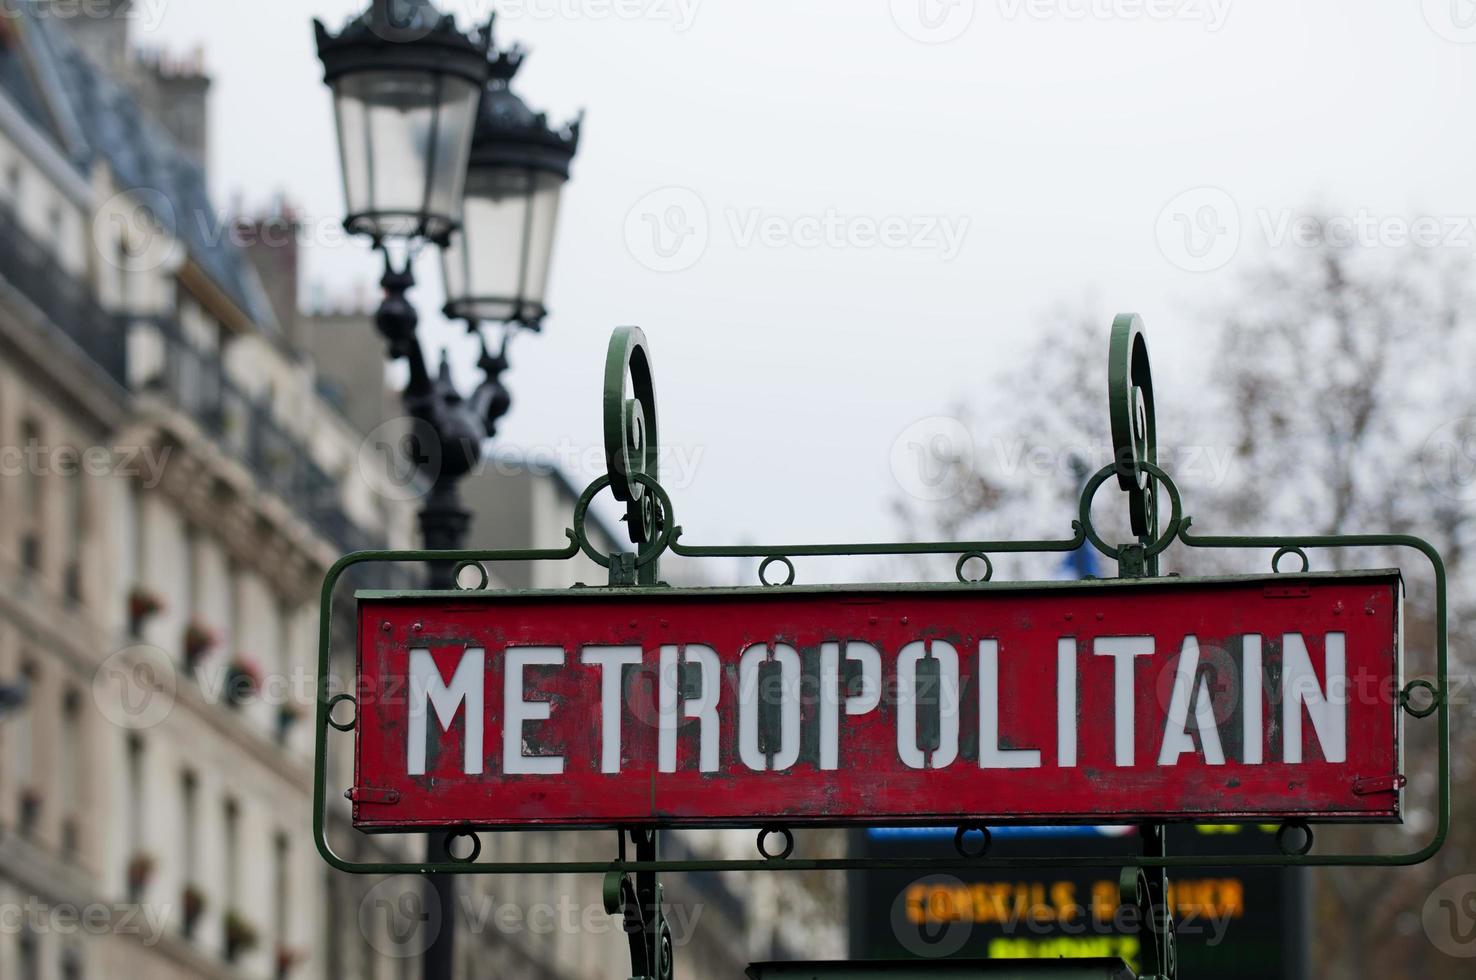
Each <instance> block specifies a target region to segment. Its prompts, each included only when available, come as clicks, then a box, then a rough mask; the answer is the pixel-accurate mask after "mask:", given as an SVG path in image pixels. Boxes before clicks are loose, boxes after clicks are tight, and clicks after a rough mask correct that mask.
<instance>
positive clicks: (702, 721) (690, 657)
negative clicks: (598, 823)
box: [614, 643, 722, 772]
mask: <svg viewBox="0 0 1476 980" xmlns="http://www.w3.org/2000/svg"><path fill="white" fill-rule="evenodd" d="M693 663H695V664H696V665H697V667H698V669H700V670H701V671H702V693H701V694H699V695H698V696H697V698H696V699H695V700H692V699H684V703H683V705H682V711H681V714H682V716H683V717H685V718H687V719H689V720H690V719H692V718H696V719H698V724H699V726H700V727H699V728H698V733H697V741H698V746H699V748H698V751H697V756H698V769H700V770H701V771H702V772H717V768H718V714H717V709H718V697H719V695H720V692H721V686H720V684H719V679H720V677H721V674H722V665H721V664H720V663H719V662H718V655H717V651H716V650H714V649H713V648H712V647H707V646H703V645H702V644H700V643H688V644H686V645H685V646H680V647H679V646H673V645H667V646H664V647H662V648H661V676H660V681H659V683H658V688H659V692H660V693H659V698H660V703H659V705H658V707H657V715H658V720H659V724H660V727H661V734H660V737H659V744H658V746H657V755H658V756H659V759H658V762H659V768H660V770H661V771H662V772H676V771H677V737H676V736H677V700H678V696H679V694H680V689H681V684H680V683H679V680H680V676H679V675H680V669H681V665H683V664H693ZM616 710H617V711H618V710H619V705H616ZM614 771H615V772H619V771H620V770H619V769H618V768H617V769H615V770H614Z"/></svg>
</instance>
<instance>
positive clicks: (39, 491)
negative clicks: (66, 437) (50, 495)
mask: <svg viewBox="0 0 1476 980" xmlns="http://www.w3.org/2000/svg"><path fill="white" fill-rule="evenodd" d="M21 446H22V447H23V452H24V456H25V467H26V472H25V476H24V477H22V480H21V507H20V518H21V549H20V550H21V567H22V568H23V569H24V570H25V571H26V572H27V573H29V574H34V573H37V572H39V571H40V570H41V531H42V527H43V524H44V518H45V508H44V506H43V501H44V497H45V495H44V492H43V491H44V488H43V487H42V486H41V472H40V468H39V466H38V465H37V460H38V459H39V458H40V453H41V426H40V425H39V424H38V423H37V422H36V420H35V419H32V418H26V419H23V420H22V421H21Z"/></svg>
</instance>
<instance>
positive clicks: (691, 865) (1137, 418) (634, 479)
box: [313, 315, 1450, 975]
mask: <svg viewBox="0 0 1476 980" xmlns="http://www.w3.org/2000/svg"><path fill="white" fill-rule="evenodd" d="M628 375H629V376H631V377H633V378H634V380H635V387H636V397H635V398H634V399H630V400H627V399H625V398H624V385H625V380H626V377H627V376H628ZM1109 382H1110V389H1109V390H1110V392H1111V397H1110V398H1109V404H1110V409H1111V414H1112V420H1113V436H1114V443H1115V446H1116V449H1117V451H1118V452H1117V456H1116V458H1115V460H1114V462H1113V463H1110V464H1108V465H1107V466H1106V467H1104V468H1103V469H1102V470H1100V471H1099V472H1097V473H1096V474H1095V475H1093V476H1092V477H1091V479H1090V480H1089V481H1088V482H1087V484H1086V486H1085V487H1084V488H1083V490H1082V494H1081V499H1080V504H1079V508H1078V517H1077V519H1076V520H1074V521H1073V522H1072V524H1071V529H1072V534H1071V535H1070V536H1069V537H1066V538H1060V539H1046V540H1033V541H935V542H891V543H882V544H852V543H845V544H809V545H739V546H727V545H718V546H702V545H687V544H684V543H683V542H682V541H681V540H680V539H681V535H682V529H681V527H680V526H678V525H677V524H676V523H675V511H674V509H673V506H672V502H671V498H670V497H669V496H668V494H667V493H666V491H665V490H664V489H663V488H662V487H661V485H660V483H659V482H658V481H657V479H656V465H655V464H656V456H657V446H656V443H655V440H654V433H655V431H656V427H655V399H654V389H653V386H652V383H651V370H650V359H649V354H648V352H647V351H646V349H645V338H644V336H643V335H641V334H640V331H639V330H637V329H635V328H621V329H620V330H618V331H616V334H615V337H614V338H612V341H611V345H610V356H609V359H608V360H607V369H606V389H605V413H606V429H605V431H606V437H607V442H606V453H607V458H608V459H609V460H611V473H609V474H607V475H605V476H602V477H600V478H599V479H597V480H595V481H594V482H593V483H591V484H590V485H589V487H588V488H586V489H585V490H584V492H583V493H582V494H581V495H580V497H579V500H578V502H577V503H576V505H575V508H574V514H573V522H572V523H573V527H572V528H570V529H569V530H567V531H566V532H565V533H566V534H567V536H568V539H569V541H568V544H567V545H565V546H564V547H562V548H549V549H523V550H500V551H499V550H484V549H471V550H464V551H414V550H412V551H363V552H357V553H355V554H351V555H346V556H344V557H343V558H340V559H339V560H338V561H337V562H335V563H334V565H333V567H332V568H331V569H330V570H329V571H328V574H327V577H326V578H325V580H324V582H323V589H322V595H321V622H320V629H319V646H318V668H317V683H318V705H317V747H316V759H315V767H314V787H313V835H314V839H315V841H316V844H317V848H318V851H319V853H320V854H321V855H322V857H323V859H324V860H325V861H327V862H328V863H329V864H330V865H332V866H333V867H335V868H337V869H339V870H340V871H346V872H349V873H353V874H423V873H438V874H475V875H487V874H490V875H505V874H531V873H537V874H605V875H606V876H607V878H606V882H607V890H608V889H609V887H611V886H612V883H613V882H615V881H616V880H617V879H622V880H623V878H624V876H625V875H627V874H634V875H637V876H640V875H646V876H651V875H653V874H654V873H656V872H686V871H842V870H868V869H904V868H905V869H917V870H919V871H932V870H953V869H959V868H975V867H990V868H1043V867H1061V866H1075V867H1100V868H1107V867H1117V868H1120V867H1122V865H1123V864H1124V859H1123V858H1122V857H1121V856H1118V857H1100V856H1099V857H1088V856H1082V857H1074V858H1073V857H1033V856H1011V857H993V856H990V855H989V854H988V847H987V836H986V846H985V847H984V848H983V849H982V852H975V851H967V850H966V849H965V848H964V846H963V844H962V840H961V838H962V836H963V831H964V830H975V829H982V828H976V827H961V828H960V834H959V835H958V839H956V844H957V850H958V855H957V857H953V858H935V859H927V860H917V859H905V860H902V859H899V860H892V859H875V858H823V859H808V858H794V857H792V856H790V854H791V852H792V851H793V835H792V833H791V832H790V831H789V830H788V829H787V828H783V827H766V828H763V829H762V830H761V831H760V833H759V852H760V854H761V855H763V856H762V857H759V858H755V859H750V860H715V859H714V860H693V861H665V860H660V859H658V858H657V857H656V856H655V855H656V849H655V836H656V835H655V834H648V835H647V836H648V837H649V838H650V846H649V847H638V848H637V856H636V857H635V858H634V859H630V858H628V857H627V855H626V849H625V835H624V834H621V836H620V848H619V851H618V856H617V857H616V858H615V859H613V860H611V861H608V862H599V861H563V862H509V863H480V862H478V861H476V860H475V856H476V853H477V852H479V851H480V846H479V842H477V843H476V846H474V847H473V854H472V856H471V857H469V858H467V859H464V860H455V859H452V860H448V861H440V862H425V861H413V862H390V863H376V862H360V861H351V860H347V859H345V858H343V857H341V856H339V855H338V854H337V853H335V852H334V851H333V849H332V847H331V845H330V844H329V842H328V839H327V819H328V806H327V802H328V801H327V792H328V787H327V771H328V770H327V763H328V755H327V753H328V738H329V735H330V733H331V732H332V731H334V730H337V731H340V732H347V731H351V730H352V728H353V726H354V721H356V719H353V720H336V719H335V718H334V709H335V708H337V707H338V706H339V705H340V704H341V703H343V702H353V700H354V699H353V696H352V695H349V694H336V695H335V694H334V693H333V692H332V690H331V688H330V684H329V659H330V658H329V654H330V640H331V612H332V602H333V594H334V589H335V587H336V586H337V584H338V582H339V581H340V579H341V578H342V576H343V574H344V573H345V572H346V571H347V570H348V569H349V568H352V567H353V566H355V565H361V564H365V563H368V562H413V563H425V562H431V561H447V562H455V563H456V570H457V572H458V573H460V572H461V571H463V570H465V569H466V568H468V567H478V568H479V569H480V571H481V581H480V583H479V586H478V588H479V589H480V588H485V586H486V585H487V582H488V576H487V573H486V569H485V567H483V566H485V565H486V564H488V563H492V564H496V563H505V562H538V561H567V560H570V559H572V558H574V557H575V556H576V555H578V554H579V553H580V552H581V551H582V552H583V553H584V554H586V555H588V556H589V557H590V558H591V559H593V560H594V561H596V562H597V563H599V564H601V565H603V566H605V567H606V568H608V569H609V570H610V585H611V586H612V587H616V588H643V587H661V585H660V582H659V578H658V575H657V568H658V560H659V559H660V557H661V556H662V554H664V553H665V552H667V551H670V552H671V553H673V554H676V555H682V556H685V557H691V558H733V557H744V558H759V559H761V560H762V563H761V565H760V567H759V579H760V582H761V587H762V588H772V589H777V588H784V587H785V586H787V585H791V584H793V582H794V578H795V574H794V564H793V559H794V558H796V557H852V556H868V555H957V556H958V562H957V564H956V566H955V575H956V577H957V579H958V581H959V583H960V586H956V587H963V586H967V587H970V588H975V589H980V590H989V589H1004V588H1018V587H1020V583H1010V584H1008V585H1005V584H1004V583H994V582H992V581H991V578H992V574H993V566H992V563H991V562H990V556H991V555H999V554H1008V553H1025V552H1046V553H1066V552H1071V551H1075V550H1077V549H1078V548H1081V547H1083V546H1085V545H1091V546H1092V547H1094V548H1096V549H1097V550H1098V551H1100V552H1101V553H1102V554H1103V555H1105V556H1106V557H1108V558H1111V559H1115V560H1116V561H1117V562H1118V566H1119V575H1120V577H1122V578H1133V579H1141V578H1147V577H1153V576H1155V575H1156V574H1157V571H1158V558H1159V556H1160V555H1162V554H1163V553H1164V552H1165V551H1167V550H1168V548H1169V547H1170V546H1172V545H1174V544H1178V545H1181V546H1183V547H1185V548H1197V549H1266V550H1272V549H1274V552H1275V553H1274V556H1273V558H1272V572H1277V573H1279V572H1281V568H1280V565H1281V564H1282V560H1283V559H1284V558H1286V557H1288V556H1292V555H1295V556H1297V557H1299V558H1301V560H1302V566H1303V567H1302V568H1301V569H1299V570H1298V571H1306V570H1307V569H1308V568H1310V561H1309V559H1308V557H1307V553H1306V550H1305V549H1308V548H1329V549H1330V548H1406V549H1412V550H1414V551H1417V552H1419V553H1420V554H1422V555H1424V556H1425V558H1426V559H1428V560H1429V562H1430V565H1431V568H1432V569H1433V571H1434V575H1435V615H1436V649H1435V657H1436V673H1435V678H1434V679H1433V681H1432V680H1424V679H1417V680H1413V681H1410V682H1408V683H1405V684H1403V685H1402V687H1401V688H1400V692H1399V707H1400V708H1401V709H1402V710H1403V711H1404V712H1405V713H1406V714H1408V715H1410V716H1411V717H1413V718H1416V719H1423V718H1428V717H1429V716H1431V715H1434V716H1435V719H1436V725H1437V726H1438V759H1437V761H1438V766H1439V789H1438V801H1437V807H1438V819H1437V822H1436V828H1435V833H1434V836H1433V837H1432V838H1431V839H1430V840H1429V841H1428V842H1427V843H1426V844H1425V845H1424V846H1423V847H1420V848H1418V849H1417V850H1412V851H1407V852H1402V853H1395V854H1311V853H1307V851H1310V849H1311V845H1312V831H1311V828H1310V827H1309V826H1308V825H1307V824H1306V823H1304V822H1301V821H1291V822H1287V823H1285V824H1283V826H1282V830H1281V832H1280V833H1279V834H1278V835H1277V837H1278V842H1279V843H1280V844H1281V850H1282V853H1280V854H1270V855H1231V854H1227V855H1193V856H1189V855H1169V854H1166V853H1164V851H1163V849H1162V848H1159V847H1154V848H1145V851H1146V853H1144V854H1143V855H1141V856H1136V857H1134V858H1132V859H1130V863H1131V864H1132V865H1133V866H1134V868H1156V869H1167V868H1181V867H1205V866H1216V867H1257V866H1299V867H1329V866H1344V867H1360V866H1362V867H1393V866H1405V865H1413V864H1419V863H1420V862H1423V861H1426V860H1428V859H1429V858H1431V857H1432V856H1434V855H1435V853H1436V852H1437V851H1439V850H1440V848H1441V846H1442V845H1443V844H1444V842H1445V840H1446V837H1447V835H1448V833H1449V829H1450V711H1449V679H1448V676H1447V672H1448V653H1447V635H1446V571H1445V564H1444V562H1443V561H1442V560H1441V557H1440V554H1439V552H1438V551H1437V550H1436V549H1435V548H1434V547H1433V546H1432V545H1430V544H1429V543H1428V542H1426V541H1424V540H1423V539H1421V538H1418V537H1414V536H1411V535H1404V534H1357V535H1295V534H1294V535H1258V536H1241V535H1220V536H1213V535H1198V534H1193V533H1191V532H1190V527H1191V523H1192V519H1191V518H1190V517H1189V516H1188V515H1187V514H1186V513H1185V512H1184V507H1183V501H1182V499H1181V496H1180V494H1179V490H1178V488H1177V487H1176V486H1175V485H1174V482H1173V480H1172V479H1171V478H1170V477H1169V475H1168V474H1167V473H1165V472H1164V471H1163V470H1162V469H1160V468H1159V466H1158V465H1157V463H1156V461H1155V460H1156V454H1157V450H1156V446H1155V444H1154V443H1155V440H1156V431H1155V430H1156V422H1155V419H1154V417H1153V415H1154V413H1153V399H1152V382H1151V377H1150V374H1149V370H1148V363H1147V347H1146V342H1145V341H1144V340H1143V333H1142V324H1141V322H1140V321H1139V320H1138V318H1137V317H1136V316H1132V315H1124V316H1120V317H1118V318H1117V320H1116V321H1115V322H1114V324H1113V330H1112V348H1111V367H1110V370H1109ZM632 420H639V422H637V423H636V424H635V425H633V422H632ZM617 460H618V464H617V462H616V461H617ZM617 465H618V468H617ZM1113 477H1117V479H1118V482H1119V486H1120V487H1121V488H1122V489H1123V490H1124V491H1125V492H1126V493H1127V495H1128V498H1129V513H1130V517H1131V518H1132V522H1133V526H1134V531H1135V533H1136V534H1138V536H1139V537H1138V540H1137V541H1136V542H1133V543H1128V544H1120V545H1112V544H1109V543H1108V542H1106V541H1105V540H1103V538H1102V537H1101V536H1100V535H1099V534H1098V533H1097V531H1096V529H1095V528H1094V527H1093V524H1092V519H1091V506H1092V500H1093V498H1094V496H1095V495H1096V493H1097V491H1098V489H1099V488H1100V487H1101V485H1102V484H1103V483H1105V482H1107V481H1108V480H1109V479H1112V478H1113ZM607 487H612V488H613V489H614V491H615V494H616V496H617V497H618V498H619V499H620V500H622V501H623V502H625V503H626V504H627V506H628V508H629V510H630V513H631V515H632V516H633V519H632V520H631V521H630V524H631V536H632V540H633V542H634V543H635V545H636V550H635V552H633V553H614V554H606V553H604V552H601V551H600V550H599V549H598V548H597V547H595V545H594V543H593V542H592V541H591V540H590V537H589V535H588V533H587V531H586V527H585V525H586V517H587V514H588V509H589V505H590V502H591V501H592V500H593V498H594V496H595V495H596V494H597V493H599V492H600V491H601V490H603V489H605V488H607ZM1162 493H1166V494H1167V496H1168V499H1169V505H1170V506H1169V511H1170V512H1169V515H1168V518H1167V521H1166V522H1163V521H1162V520H1161V515H1160V514H1159V512H1158V502H1159V499H1160V496H1161V494H1162ZM1160 525H1161V526H1162V530H1161V531H1160ZM971 558H973V559H982V560H983V562H984V566H985V568H984V574H983V576H982V577H981V578H979V579H969V578H968V577H966V576H965V574H964V569H965V565H966V563H967V562H968V561H969V559H971ZM776 564H783V565H784V566H785V568H786V571H787V574H786V576H785V579H784V580H783V581H782V582H771V581H770V580H769V579H768V577H767V572H768V570H769V568H771V567H772V566H774V565H776ZM458 581H459V576H458ZM1038 584H1039V585H1046V584H1047V583H1038ZM1073 584H1077V583H1073ZM1103 586H1104V587H1108V586H1107V585H1106V583H1105V582H1104V583H1103ZM936 587H937V586H936V585H918V586H908V585H893V586H888V588H891V589H898V590H905V589H908V588H936ZM471 591H476V590H471ZM415 594H418V595H423V596H432V595H448V594H453V593H415ZM1417 691H1423V692H1424V698H1423V699H1422V700H1428V703H1419V704H1416V703H1415V702H1416V692H1417ZM775 834H779V835H782V836H783V838H784V839H785V847H784V848H782V850H781V851H780V852H779V853H772V852H770V851H769V850H768V849H766V847H765V842H766V840H767V839H769V838H770V837H771V836H773V835H775ZM461 836H469V837H472V838H473V839H474V841H475V838H476V835H475V833H472V832H471V831H452V832H451V833H450V834H448V844H449V843H450V839H451V838H456V837H461ZM1293 836H1300V837H1301V838H1302V839H1301V841H1300V843H1303V844H1305V847H1302V846H1295V847H1293V846H1290V843H1291V838H1292V837H1293ZM1129 870H1132V869H1129ZM1150 878H1156V879H1157V881H1158V882H1159V883H1160V884H1161V881H1162V876H1161V875H1158V876H1150ZM644 880H645V881H646V882H647V883H649V882H651V881H652V880H653V879H651V878H649V877H648V878H646V879H644ZM1150 884H1152V882H1150ZM616 899H617V902H618V901H619V896H618V895H617V896H616ZM1161 901H1162V897H1161V894H1160V895H1158V896H1157V901H1155V902H1153V903H1152V904H1154V905H1159V904H1161ZM656 925H657V927H658V928H659V918H658V920H657V922H656ZM1164 972H1165V974H1166V975H1171V973H1172V970H1171V969H1166V970H1165V971H1164Z"/></svg>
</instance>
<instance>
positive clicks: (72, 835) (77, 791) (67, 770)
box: [57, 688, 82, 858]
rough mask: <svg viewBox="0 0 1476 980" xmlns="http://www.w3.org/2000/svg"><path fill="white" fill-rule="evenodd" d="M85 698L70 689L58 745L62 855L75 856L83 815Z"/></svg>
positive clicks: (64, 707)
mask: <svg viewBox="0 0 1476 980" xmlns="http://www.w3.org/2000/svg"><path fill="white" fill-rule="evenodd" d="M81 729H82V695H81V694H80V693H78V691H77V690H76V688H69V689H68V690H67V693H66V694H65V695H64V696H63V697H62V711H61V737H60V740H59V744H58V746H57V780H58V782H59V783H60V784H61V785H60V794H59V800H60V803H61V817H62V852H63V853H64V854H65V855H66V856H67V857H69V858H70V857H75V856H76V854H77V850H78V847H79V840H78V838H79V836H80V833H81V830H80V827H81V814H82V772H81V757H80V749H81V741H82V731H81Z"/></svg>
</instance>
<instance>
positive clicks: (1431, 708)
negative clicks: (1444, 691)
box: [1399, 677, 1440, 718]
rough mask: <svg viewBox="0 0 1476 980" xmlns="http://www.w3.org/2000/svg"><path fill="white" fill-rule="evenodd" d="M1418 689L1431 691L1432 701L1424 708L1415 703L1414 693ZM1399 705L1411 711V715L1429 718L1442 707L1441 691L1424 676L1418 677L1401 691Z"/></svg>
mask: <svg viewBox="0 0 1476 980" xmlns="http://www.w3.org/2000/svg"><path fill="white" fill-rule="evenodd" d="M1418 690H1424V691H1429V692H1430V703H1429V704H1427V705H1425V706H1424V707H1423V708H1416V707H1415V705H1414V697H1413V694H1414V692H1415V691H1418ZM1399 706H1400V707H1401V708H1403V709H1404V710H1405V711H1407V712H1409V714H1410V716H1411V717H1414V718H1428V717H1430V716H1431V715H1433V714H1434V713H1435V710H1436V709H1437V708H1439V707H1440V691H1439V690H1438V689H1437V688H1436V687H1435V685H1434V684H1432V683H1430V682H1429V681H1427V680H1425V679H1424V678H1423V677H1421V678H1417V679H1415V680H1412V681H1410V682H1409V683H1408V684H1406V685H1404V689H1403V690H1402V691H1400V692H1399Z"/></svg>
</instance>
